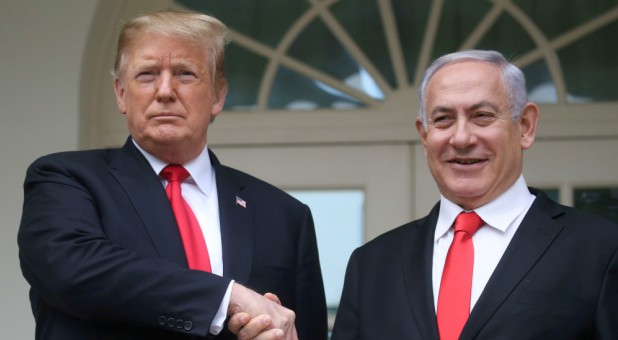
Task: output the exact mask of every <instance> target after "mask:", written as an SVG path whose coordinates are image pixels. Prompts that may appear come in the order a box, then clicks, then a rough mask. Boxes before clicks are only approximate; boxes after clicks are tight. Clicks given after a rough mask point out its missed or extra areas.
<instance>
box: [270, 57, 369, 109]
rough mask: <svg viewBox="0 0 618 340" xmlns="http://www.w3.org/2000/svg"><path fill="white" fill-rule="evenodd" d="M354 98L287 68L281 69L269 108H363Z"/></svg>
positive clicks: (282, 67)
mask: <svg viewBox="0 0 618 340" xmlns="http://www.w3.org/2000/svg"><path fill="white" fill-rule="evenodd" d="M363 105H364V104H362V103H360V102H359V101H357V100H356V99H354V98H353V97H351V96H349V95H347V94H345V93H343V92H341V91H339V90H337V89H335V88H333V87H331V86H329V85H327V84H324V83H323V82H321V81H319V80H315V79H311V78H307V77H305V76H303V75H300V74H298V73H297V72H295V71H292V70H290V69H288V68H287V67H284V66H281V67H279V71H278V72H277V76H276V78H275V82H274V85H273V90H272V93H271V95H270V99H269V101H268V106H269V107H271V108H274V109H287V110H312V109H317V108H321V107H333V108H340V109H346V108H352V107H361V106H363Z"/></svg>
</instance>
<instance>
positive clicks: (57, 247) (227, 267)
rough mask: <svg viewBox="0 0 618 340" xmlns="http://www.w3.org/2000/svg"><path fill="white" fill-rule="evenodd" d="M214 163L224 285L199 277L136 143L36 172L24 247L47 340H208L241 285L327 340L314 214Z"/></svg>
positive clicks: (75, 155)
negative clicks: (274, 298)
mask: <svg viewBox="0 0 618 340" xmlns="http://www.w3.org/2000/svg"><path fill="white" fill-rule="evenodd" d="M210 158H211V162H212V164H213V167H214V171H215V174H216V182H217V190H218V198H219V210H220V211H219V216H220V224H221V241H222V247H223V271H224V273H223V277H220V276H217V275H214V274H211V273H206V272H201V271H195V270H189V269H188V268H187V262H186V257H185V254H184V250H183V246H182V241H181V239H180V235H179V232H178V228H177V225H176V221H175V219H174V215H173V212H172V210H171V207H170V204H169V202H168V200H167V197H166V195H165V190H164V188H163V186H162V185H161V182H160V179H159V178H158V176H157V175H156V174H155V173H154V172H153V170H152V168H151V167H150V165H149V163H148V162H147V161H146V159H145V158H144V157H143V155H142V154H141V153H140V152H139V151H138V150H137V148H136V147H135V146H134V145H133V143H132V141H131V140H130V139H129V140H128V141H127V143H126V144H125V145H124V147H123V148H121V149H104V150H92V151H77V152H65V153H59V154H54V155H49V156H45V157H42V158H40V159H38V160H37V161H35V162H34V163H33V164H32V165H31V166H30V167H29V169H28V172H27V176H26V180H25V184H24V191H25V197H24V207H23V215H22V221H21V226H20V229H19V234H18V243H19V256H20V261H21V268H22V272H23V274H24V277H25V278H26V280H27V281H28V282H29V283H30V285H31V289H30V300H31V304H32V310H33V313H34V317H35V320H36V337H37V339H168V338H169V339H172V338H193V337H196V338H198V337H206V336H207V334H208V331H209V326H210V324H211V322H212V320H213V318H214V315H215V313H216V312H217V309H218V307H219V305H220V303H221V300H222V298H223V295H224V293H225V291H226V288H227V287H228V284H229V282H230V280H231V279H234V280H236V281H237V282H239V283H241V284H243V285H245V286H247V287H250V288H252V289H254V290H256V291H257V292H259V293H265V292H272V293H275V294H277V295H278V296H279V298H280V299H281V301H282V304H283V305H284V306H286V307H288V308H291V309H293V310H294V311H295V312H296V316H297V320H296V325H297V330H298V334H299V337H300V338H301V339H325V338H326V332H327V330H326V327H327V323H326V304H325V298H324V289H323V285H322V276H321V272H320V264H319V260H318V251H317V244H316V239H315V231H314V226H313V220H312V217H311V212H310V210H309V208H308V207H307V206H306V205H304V204H301V203H300V202H298V201H297V200H295V199H293V198H292V197H291V196H289V195H287V194H285V193H284V192H282V191H280V190H278V189H276V188H275V187H273V186H271V185H269V184H267V183H265V182H263V181H260V180H258V179H256V178H254V177H251V176H249V175H247V174H245V173H242V172H239V171H237V170H234V169H231V168H228V167H225V166H223V165H221V164H220V163H219V161H218V160H217V159H216V157H215V156H214V155H213V154H212V153H211V154H210ZM237 196H238V197H240V198H242V199H243V200H244V201H245V202H246V208H245V207H242V206H241V205H239V204H237V203H236V197H237ZM219 338H220V339H231V338H234V337H233V336H232V335H231V334H230V333H229V332H227V330H225V331H224V332H222V333H221V334H220V335H219V336H218V337H217V339H219Z"/></svg>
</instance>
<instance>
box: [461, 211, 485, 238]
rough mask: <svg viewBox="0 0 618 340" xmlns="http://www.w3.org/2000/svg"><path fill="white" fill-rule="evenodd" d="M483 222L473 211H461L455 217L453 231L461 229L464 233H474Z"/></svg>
mask: <svg viewBox="0 0 618 340" xmlns="http://www.w3.org/2000/svg"><path fill="white" fill-rule="evenodd" d="M483 224H484V222H483V220H482V219H481V218H480V217H479V215H477V214H476V213H475V212H474V211H471V212H462V213H461V214H459V215H458V216H457V218H456V219H455V232H458V231H463V232H465V233H466V234H469V235H474V233H476V231H477V230H479V228H480V227H481V226H482V225H483Z"/></svg>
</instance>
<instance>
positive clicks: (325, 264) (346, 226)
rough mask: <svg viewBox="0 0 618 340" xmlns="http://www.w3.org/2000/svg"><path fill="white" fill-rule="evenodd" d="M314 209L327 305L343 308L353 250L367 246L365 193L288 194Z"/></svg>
mask: <svg viewBox="0 0 618 340" xmlns="http://www.w3.org/2000/svg"><path fill="white" fill-rule="evenodd" d="M288 193H290V194H291V195H292V196H294V197H296V198H297V199H298V200H299V201H301V202H303V203H305V204H307V205H308V206H309V208H311V213H312V214H313V220H314V224H315V232H316V236H317V239H318V248H319V251H320V265H321V266H322V275H323V277H324V290H325V292H326V304H327V305H328V308H329V311H330V312H331V314H333V315H334V311H335V310H336V309H337V306H338V305H339V300H340V298H341V291H342V290H343V279H344V276H345V270H346V267H347V264H348V259H349V258H350V255H351V254H352V251H353V250H354V249H356V248H357V247H359V246H360V245H362V244H363V234H364V193H363V191H361V190H311V191H298V190H293V191H288Z"/></svg>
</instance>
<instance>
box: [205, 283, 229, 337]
mask: <svg viewBox="0 0 618 340" xmlns="http://www.w3.org/2000/svg"><path fill="white" fill-rule="evenodd" d="M233 284H234V280H232V281H230V284H229V285H228V286H227V290H226V291H225V295H224V296H223V300H221V305H219V310H218V311H217V314H215V318H214V319H213V320H212V324H211V325H210V334H213V335H218V334H219V332H221V330H222V329H223V325H224V324H225V319H226V318H227V308H228V306H229V304H230V297H231V296H232V285H233Z"/></svg>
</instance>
